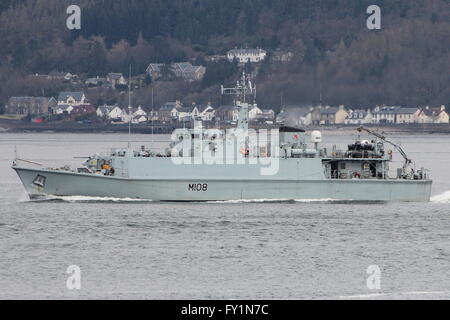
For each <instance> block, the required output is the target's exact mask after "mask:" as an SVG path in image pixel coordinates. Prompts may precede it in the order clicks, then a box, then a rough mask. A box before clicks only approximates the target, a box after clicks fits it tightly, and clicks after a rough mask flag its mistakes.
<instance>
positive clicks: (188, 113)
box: [177, 104, 200, 121]
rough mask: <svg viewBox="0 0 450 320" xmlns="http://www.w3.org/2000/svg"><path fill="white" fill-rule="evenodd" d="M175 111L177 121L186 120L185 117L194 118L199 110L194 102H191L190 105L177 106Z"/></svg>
mask: <svg viewBox="0 0 450 320" xmlns="http://www.w3.org/2000/svg"><path fill="white" fill-rule="evenodd" d="M177 111H178V120H179V121H181V120H183V119H185V120H186V119H187V118H190V119H193V120H195V119H197V118H199V117H200V111H199V110H198V108H197V106H196V105H195V104H192V105H191V106H190V107H182V108H178V110H177Z"/></svg>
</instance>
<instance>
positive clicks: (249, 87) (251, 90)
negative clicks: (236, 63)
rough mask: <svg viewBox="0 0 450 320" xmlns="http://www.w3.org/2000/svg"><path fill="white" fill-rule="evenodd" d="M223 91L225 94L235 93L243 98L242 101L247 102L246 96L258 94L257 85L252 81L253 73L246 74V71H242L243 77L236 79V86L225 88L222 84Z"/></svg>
mask: <svg viewBox="0 0 450 320" xmlns="http://www.w3.org/2000/svg"><path fill="white" fill-rule="evenodd" d="M221 93H222V94H223V95H234V96H237V97H238V98H239V99H241V100H240V101H241V102H244V103H245V100H246V96H248V95H253V96H254V97H255V96H256V85H255V84H253V83H252V81H251V75H249V74H246V73H245V71H244V72H242V77H241V78H240V79H239V80H238V81H236V86H235V87H234V88H225V87H224V86H223V85H222V86H221Z"/></svg>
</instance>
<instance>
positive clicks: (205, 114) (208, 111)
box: [200, 104, 216, 121]
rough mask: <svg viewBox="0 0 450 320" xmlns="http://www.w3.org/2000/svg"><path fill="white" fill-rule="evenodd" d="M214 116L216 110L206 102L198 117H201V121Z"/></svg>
mask: <svg viewBox="0 0 450 320" xmlns="http://www.w3.org/2000/svg"><path fill="white" fill-rule="evenodd" d="M215 116H216V110H214V108H213V107H211V105H210V104H208V106H207V107H206V108H205V109H203V111H202V112H200V118H202V120H203V121H211V120H212V119H214V117H215Z"/></svg>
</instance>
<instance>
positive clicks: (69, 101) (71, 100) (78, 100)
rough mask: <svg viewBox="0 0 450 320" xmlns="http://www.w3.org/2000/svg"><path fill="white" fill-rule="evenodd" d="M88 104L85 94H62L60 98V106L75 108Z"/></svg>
mask: <svg viewBox="0 0 450 320" xmlns="http://www.w3.org/2000/svg"><path fill="white" fill-rule="evenodd" d="M86 103H87V100H86V96H85V95H84V93H83V92H61V93H60V94H59V96H58V105H70V106H72V107H73V106H78V105H82V104H86Z"/></svg>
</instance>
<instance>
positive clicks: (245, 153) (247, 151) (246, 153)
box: [240, 148, 250, 156]
mask: <svg viewBox="0 0 450 320" xmlns="http://www.w3.org/2000/svg"><path fill="white" fill-rule="evenodd" d="M240 151H241V153H242V154H243V155H244V156H248V155H249V153H250V151H249V150H248V149H244V148H241V150H240Z"/></svg>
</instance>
